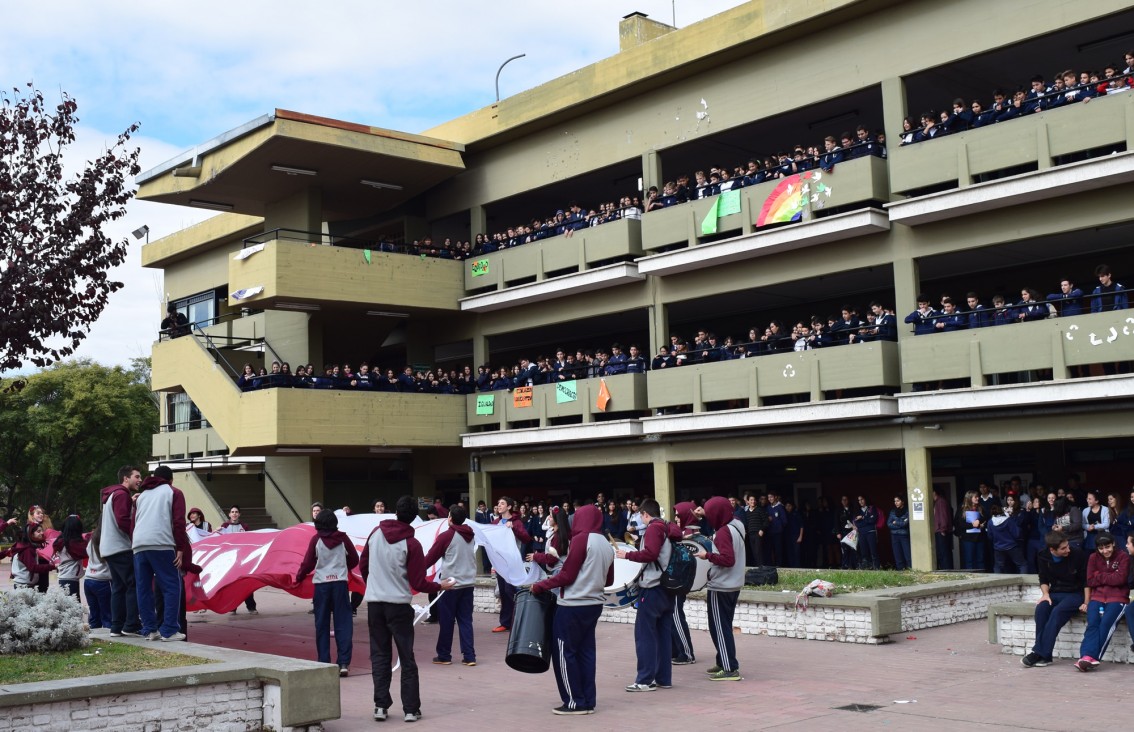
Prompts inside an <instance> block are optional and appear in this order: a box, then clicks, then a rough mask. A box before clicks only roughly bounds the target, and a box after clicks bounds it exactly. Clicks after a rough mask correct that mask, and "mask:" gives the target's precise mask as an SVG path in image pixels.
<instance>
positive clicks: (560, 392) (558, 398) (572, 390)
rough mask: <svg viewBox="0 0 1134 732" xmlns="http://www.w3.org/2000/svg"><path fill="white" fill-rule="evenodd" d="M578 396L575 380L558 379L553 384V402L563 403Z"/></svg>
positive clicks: (571, 400)
mask: <svg viewBox="0 0 1134 732" xmlns="http://www.w3.org/2000/svg"><path fill="white" fill-rule="evenodd" d="M578 398H579V391H578V389H577V388H576V385H575V380H574V379H572V380H571V381H560V382H557V383H556V384H555V403H556V404H564V403H566V402H573V401H575V400H576V399H578Z"/></svg>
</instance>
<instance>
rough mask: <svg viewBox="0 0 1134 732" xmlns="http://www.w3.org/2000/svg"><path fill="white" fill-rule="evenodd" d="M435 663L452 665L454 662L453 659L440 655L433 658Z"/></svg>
mask: <svg viewBox="0 0 1134 732" xmlns="http://www.w3.org/2000/svg"><path fill="white" fill-rule="evenodd" d="M433 663H435V664H437V665H438V666H451V665H452V664H453V659H451V658H441V657H440V656H437V657H435V658H434V659H433Z"/></svg>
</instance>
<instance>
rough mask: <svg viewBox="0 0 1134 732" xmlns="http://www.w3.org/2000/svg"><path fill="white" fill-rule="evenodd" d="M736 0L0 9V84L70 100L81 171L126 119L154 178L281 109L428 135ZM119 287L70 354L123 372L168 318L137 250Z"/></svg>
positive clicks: (74, 0) (186, 211) (156, 276)
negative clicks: (658, 24) (632, 33)
mask: <svg viewBox="0 0 1134 732" xmlns="http://www.w3.org/2000/svg"><path fill="white" fill-rule="evenodd" d="M741 4H743V3H742V0H675V2H671V1H670V0H576V1H575V2H570V3H554V2H539V1H538V0H537V1H534V2H533V1H531V0H529V1H528V2H515V1H514V0H489V1H488V2H482V3H472V2H468V1H467V0H424V2H416V3H407V2H387V1H386V0H382V1H378V0H372V1H371V2H362V1H361V0H353V1H350V2H345V1H332V2H327V3H313V2H293V1H292V0H276V1H275V2H264V1H260V0H236V1H234V0H228V1H227V2H217V1H216V0H199V1H198V2H195V3H190V4H184V3H166V2H143V1H142V0H116V1H115V2H110V1H109V0H104V1H101V2H96V1H94V0H85V1H82V2H80V1H78V0H54V1H53V2H40V3H13V4H7V5H6V7H5V11H4V19H5V26H6V28H7V32H6V33H5V40H4V51H3V53H0V84H3V86H4V87H5V88H9V89H10V88H12V87H16V86H21V85H22V84H24V83H26V82H28V81H32V82H34V83H35V85H36V86H37V87H38V88H39V89H41V90H42V91H43V92H44V93H45V95H46V96H47V97H48V99H49V100H50V99H53V98H54V97H55V96H57V95H58V93H59V92H60V91H66V92H67V93H69V94H71V95H72V96H73V97H74V98H75V99H76V100H77V101H78V104H79V116H80V118H81V129H80V131H79V140H78V142H77V144H76V145H75V147H74V148H72V149H73V151H74V152H73V153H72V156H71V157H72V164H80V163H81V161H83V160H86V159H88V158H89V157H91V156H92V155H94V154H95V153H96V151H97V150H99V149H101V148H102V147H103V146H104V145H106V144H107V143H108V142H109V141H112V140H113V139H114V137H115V136H116V135H117V134H118V133H119V132H121V131H122V130H123V129H125V128H126V127H127V126H129V125H130V124H131V123H132V122H135V121H137V122H141V124H142V128H141V130H140V132H139V134H138V135H137V136H136V137H135V140H136V142H137V143H138V144H139V145H140V147H141V148H142V162H141V164H142V169H143V170H147V169H149V168H152V167H154V166H156V165H158V164H159V163H161V162H163V161H165V160H167V159H169V158H171V157H173V156H174V155H175V154H176V153H178V152H180V151H181V150H184V149H186V148H190V147H192V146H193V145H195V144H197V143H200V142H204V141H205V140H208V139H209V138H212V137H215V136H216V135H218V134H220V133H222V132H224V131H226V130H229V129H232V128H233V127H236V126H238V125H240V124H242V123H244V122H247V121H249V120H252V119H254V118H256V117H259V116H260V115H262V114H265V113H268V112H270V111H272V110H273V109H275V108H277V107H278V108H282V109H291V110H295V111H299V112H306V113H311V114H318V115H322V116H326V117H333V118H336V119H342V120H347V121H351V122H359V123H363V124H368V125H374V126H377V127H386V128H391V129H395V130H402V131H406V132H421V131H424V130H426V129H428V128H430V127H432V126H434V125H436V124H439V123H441V122H444V121H445V120H449V119H452V118H454V117H457V116H460V115H462V114H465V113H467V112H471V111H473V110H475V109H479V108H481V107H484V106H486V105H489V104H492V102H493V101H494V100H495V89H494V77H495V75H496V69H497V67H499V65H500V64H501V63H502V62H503V61H504V60H505V59H507V58H508V57H509V56H514V55H516V54H520V53H526V54H527V56H526V58H523V59H519V60H517V61H513V62H512V63H511V64H509V65H508V67H507V68H506V69H505V70H504V72H503V73H502V74H501V77H500V94H501V96H502V97H507V96H510V95H511V94H515V93H517V92H520V91H522V90H524V89H528V88H531V87H533V86H536V85H538V84H541V83H543V82H546V81H549V80H551V79H554V78H556V77H558V76H562V75H563V74H566V73H569V72H571V71H573V70H575V69H578V68H580V67H583V66H586V65H588V64H591V63H594V62H595V61H598V60H600V59H603V58H606V57H608V56H613V55H614V54H616V53H617V52H618V21H619V20H620V19H621V18H622V16H624V15H626V14H628V13H631V12H634V11H640V12H643V13H646V14H648V15H649V16H650V17H651V18H653V19H655V20H659V21H662V22H666V23H669V22H672V20H673V17H674V14H676V21H677V25H678V27H685V26H687V25H690V24H692V23H695V22H697V21H699V20H702V19H704V18H707V17H709V16H710V15H714V14H716V13H719V12H721V11H722V10H725V9H727V8H731V7H735V6H737V5H741ZM208 215H209V213H208V212H202V211H199V210H196V209H190V208H179V207H174V206H168V205H160V204H151V203H144V202H137V201H136V202H133V203H131V205H130V214H129V215H128V216H127V217H125V218H124V219H123V220H121V221H119V222H115V224H114V225H113V227H111V229H110V231H111V233H112V234H113V235H114V236H115V237H116V238H118V237H124V236H128V234H129V232H130V231H131V230H133V229H135V228H137V227H139V226H141V225H142V224H147V225H149V227H150V231H151V233H150V238H151V239H156V238H160V237H162V236H166V235H168V234H171V233H173V232H175V231H178V230H179V229H181V228H183V227H185V226H189V225H191V224H193V223H196V222H197V221H200V220H202V219H204V218H207V216H208ZM131 242H132V243H131V247H130V253H129V258H128V261H127V263H126V264H125V265H124V266H123V267H121V268H120V269H119V271H117V272H116V273H115V278H116V279H119V280H121V281H122V282H124V283H125V284H126V287H125V288H123V289H122V290H121V291H119V292H118V293H115V295H114V296H113V297H112V298H111V301H110V305H109V306H108V308H107V309H106V311H105V312H104V313H103V316H102V318H101V319H100V320H99V321H98V322H97V323H96V324H95V326H94V328H93V329H92V331H91V336H90V337H89V338H88V340H87V341H86V342H85V343H83V345H82V346H80V348H79V351H78V354H77V355H78V356H82V357H87V358H92V359H94V360H96V361H99V362H101V363H106V364H123V365H125V364H127V363H128V361H129V359H130V358H133V357H135V356H140V355H148V354H149V351H150V346H151V343H152V341H153V336H154V333H155V332H156V330H157V327H158V321H159V320H160V317H161V309H162V307H161V306H162V301H163V298H164V293H163V289H162V285H161V273H160V271H157V270H146V269H143V268H142V267H141V263H140V262H141V245H140V244H139V243H136V242H134V240H133V239H131Z"/></svg>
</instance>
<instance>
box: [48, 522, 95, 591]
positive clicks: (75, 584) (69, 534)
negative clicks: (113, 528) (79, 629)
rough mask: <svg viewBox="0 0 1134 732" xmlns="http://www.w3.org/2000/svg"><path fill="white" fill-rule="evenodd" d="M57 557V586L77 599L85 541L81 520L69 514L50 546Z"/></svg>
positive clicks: (81, 576)
mask: <svg viewBox="0 0 1134 732" xmlns="http://www.w3.org/2000/svg"><path fill="white" fill-rule="evenodd" d="M52 548H53V549H54V550H55V554H56V556H58V557H59V586H60V587H62V588H63V589H64V590H66V591H67V594H68V595H71V596H73V597H74V598H75V601H76V602H82V600H81V599H80V598H79V580H81V579H82V578H83V560H84V559H86V558H87V541H86V539H84V538H83V520H82V519H81V518H79V517H78V515H76V514H71V515H70V516H68V517H67V520H66V521H64V522H63V531H62V532H61V533H60V534H59V536H57V537H55V542H54V543H53V544H52Z"/></svg>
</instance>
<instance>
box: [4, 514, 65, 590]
mask: <svg viewBox="0 0 1134 732" xmlns="http://www.w3.org/2000/svg"><path fill="white" fill-rule="evenodd" d="M45 543H46V532H45V531H44V528H43V524H37V523H34V522H33V523H29V524H28V525H27V526H25V527H24V535H23V536H22V537H21V538H20V540H19V541H17V542H16V545H15V546H13V547H12V549H11V552H10V554H11V555H12V586H13V587H22V588H25V589H29V590H30V589H39V587H40V583H39V578H40V576H41V575H44V574H47V573H49V572H51V570H53V569H55V565H54V564H52V563H51V562H49V561H47V560H45V559H44V558H43V557H41V556H39V550H40V549H42V548H43V546H44V544H45Z"/></svg>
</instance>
